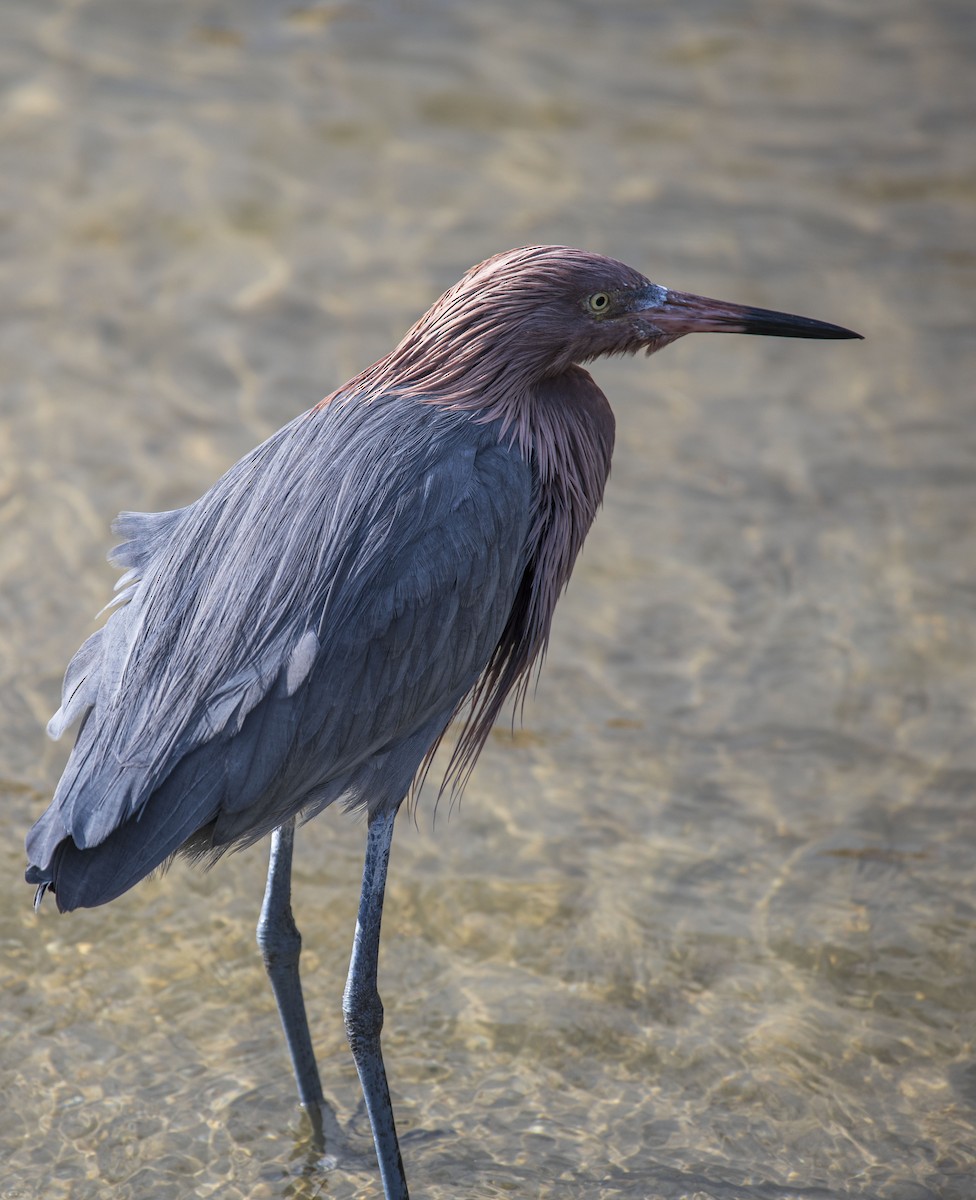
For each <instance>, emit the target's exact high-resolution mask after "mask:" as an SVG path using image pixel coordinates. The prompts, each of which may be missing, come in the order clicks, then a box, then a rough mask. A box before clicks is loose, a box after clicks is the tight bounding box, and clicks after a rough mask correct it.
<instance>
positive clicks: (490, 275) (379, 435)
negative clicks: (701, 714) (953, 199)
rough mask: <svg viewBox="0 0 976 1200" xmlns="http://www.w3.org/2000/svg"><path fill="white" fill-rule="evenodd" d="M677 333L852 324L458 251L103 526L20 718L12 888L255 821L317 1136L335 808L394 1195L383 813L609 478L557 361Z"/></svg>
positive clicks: (363, 1069)
mask: <svg viewBox="0 0 976 1200" xmlns="http://www.w3.org/2000/svg"><path fill="white" fill-rule="evenodd" d="M693 332H715V333H723V332H724V333H753V334H765V335H770V336H774V337H789V338H819V339H841V338H858V337H860V335H859V334H857V333H854V332H852V331H851V330H849V329H845V328H842V327H841V326H839V325H832V324H828V323H826V322H823V321H817V320H812V319H809V318H805V317H799V316H794V315H791V314H788V313H782V312H775V311H771V310H768V309H762V308H754V307H749V306H746V305H741V304H731V303H725V302H722V301H717V300H711V299H708V298H706V297H702V296H696V295H691V294H686V293H682V292H677V291H673V290H669V289H667V288H664V287H661V286H659V285H657V284H654V283H651V282H650V281H649V280H648V279H647V278H646V277H645V276H644V275H643V274H641V273H640V272H639V271H637V270H635V269H633V268H631V267H628V266H626V265H625V264H624V263H622V262H618V261H616V260H614V259H611V258H607V257H604V256H602V255H598V254H593V253H587V252H584V251H582V250H577V249H572V248H570V247H566V246H526V247H522V248H519V249H515V250H511V251H508V252H506V253H502V254H498V255H496V256H494V257H493V258H489V259H487V260H486V261H485V262H482V263H480V264H479V265H477V266H475V267H473V268H471V269H470V270H469V271H468V272H467V273H466V274H464V275H463V276H462V278H461V279H460V280H459V282H457V283H456V284H454V286H452V287H451V288H449V289H448V290H447V291H446V292H445V293H444V294H443V295H442V296H441V297H440V298H439V299H438V300H437V301H436V302H435V303H434V304H433V306H432V307H431V308H430V309H429V311H428V312H427V313H425V314H424V316H422V317H421V318H420V319H419V320H418V321H417V323H416V324H415V325H414V326H413V327H412V328H411V329H410V330H409V331H408V332H407V334H406V335H405V336H404V337H403V339H402V340H401V341H400V343H399V344H398V345H397V346H396V347H395V349H393V350H392V351H391V352H390V353H389V354H387V355H386V356H385V357H384V358H381V359H380V360H379V361H378V362H376V363H374V364H373V365H372V366H370V367H368V368H367V369H366V370H364V371H363V372H362V373H361V374H359V375H357V376H356V377H355V378H353V379H352V380H350V381H349V382H348V383H346V384H344V385H343V386H342V387H340V388H338V389H337V390H336V391H334V392H332V393H331V394H330V395H329V396H327V397H326V398H325V399H324V400H322V401H321V402H320V403H319V404H317V405H315V406H314V407H313V408H311V409H309V410H308V411H306V412H304V413H302V414H301V415H299V416H298V417H296V418H295V419H293V420H292V421H291V422H290V423H288V424H286V425H285V426H284V427H283V428H282V429H280V430H279V431H278V432H277V433H275V434H273V435H272V436H271V437H270V438H268V439H267V440H266V441H265V442H263V443H262V444H261V445H259V446H258V447H257V448H256V449H254V450H252V451H251V452H250V453H248V454H246V455H245V456H244V457H243V458H242V459H241V460H240V461H239V462H238V463H236V464H235V465H234V466H232V467H231V468H230V470H229V471H227V472H226V474H225V475H223V476H222V478H220V479H219V480H218V481H217V482H216V483H215V484H214V485H213V487H211V488H210V490H209V491H207V492H206V493H205V494H204V495H203V496H201V497H200V499H198V500H196V501H195V502H194V503H192V504H189V505H187V506H186V507H185V508H180V509H175V510H172V511H169V512H158V513H135V512H125V513H122V514H121V515H120V516H119V517H118V518H117V519H116V521H115V523H114V524H113V527H112V528H113V531H114V532H115V533H116V534H117V535H118V536H119V537H120V538H121V539H122V540H121V542H120V544H119V545H117V546H116V547H115V549H114V550H113V551H112V553H111V554H110V556H109V557H110V561H111V562H112V563H114V564H115V565H116V566H119V567H122V568H124V569H125V571H124V573H123V575H122V577H121V579H120V580H119V583H118V584H117V586H116V597H115V600H114V601H113V602H112V605H111V606H114V611H113V612H112V614H111V616H110V617H109V618H108V620H107V621H106V622H105V623H104V625H102V627H101V628H99V629H98V630H97V631H96V632H95V633H94V634H92V636H91V637H89V638H88V640H87V641H86V642H84V644H83V645H82V646H81V648H80V649H79V650H78V652H77V653H76V654H75V656H74V658H73V659H72V660H71V663H70V665H69V666H68V669H67V673H66V675H65V680H64V688H63V694H62V702H61V707H60V708H59V710H58V711H57V713H56V714H55V715H54V717H53V718H52V719H51V722H50V724H49V726H48V732H49V733H50V734H51V736H52V737H55V738H57V737H59V736H60V735H61V734H62V733H63V732H64V731H65V730H66V729H67V728H68V727H69V726H71V725H73V724H74V723H75V722H79V728H78V732H77V736H76V740H75V744H74V747H73V749H72V751H71V754H70V757H69V759H68V762H67V765H66V767H65V770H64V774H63V775H62V777H61V780H60V782H59V784H58V786H57V789H56V791H55V794H54V797H53V800H52V801H51V803H50V805H49V807H48V808H47V810H46V811H45V812H44V813H43V815H42V816H41V817H40V818H39V820H38V821H37V822H36V823H35V824H34V826H33V827H32V829H31V830H30V832H29V834H28V836H27V852H28V859H29V866H28V869H27V872H26V879H27V881H28V883H30V884H33V885H34V886H35V888H36V893H35V905H39V904H40V901H41V899H42V897H43V896H44V894H45V892H51V893H53V895H54V898H55V900H56V902H57V907H58V909H59V910H60V911H61V912H67V911H70V910H73V909H76V908H79V907H94V906H97V905H100V904H105V903H107V902H108V901H110V900H114V899H115V898H116V897H118V896H120V895H122V893H123V892H125V891H127V890H128V889H129V888H131V887H133V886H134V885H135V884H136V883H138V882H139V881H140V880H141V879H143V878H145V877H146V876H147V875H149V874H150V873H151V872H153V871H155V870H156V869H157V868H160V867H162V866H165V865H166V864H167V863H168V862H169V861H170V860H171V859H172V858H173V857H174V855H176V854H178V853H180V854H183V855H185V856H188V857H189V858H190V859H193V860H205V861H206V862H207V863H210V862H213V861H215V860H216V859H217V858H219V857H220V855H222V854H223V853H224V852H225V851H227V850H229V849H232V848H240V847H243V846H247V845H250V844H252V843H254V842H256V841H257V840H258V839H260V838H263V837H264V836H265V835H268V834H270V835H271V852H270V863H269V868H268V878H267V886H266V890H265V895H264V902H263V905H262V908H261V914H260V918H259V922H258V931H257V938H258V944H259V946H260V949H261V952H262V955H263V959H264V963H265V966H266V968H267V972H268V975H269V978H270V981H271V986H272V989H273V991H274V994H275V998H276V1002H277V1006H278V1010H279V1014H280V1017H281V1022H282V1025H283V1027H284V1032H285V1037H286V1041H287V1044H288V1048H289V1051H290V1055H291V1060H292V1067H293V1070H294V1074H295V1078H296V1082H297V1085H298V1093H299V1098H300V1100H301V1103H302V1104H303V1106H304V1107H305V1109H306V1110H307V1111H308V1113H309V1114H310V1116H311V1118H312V1123H313V1127H314V1128H315V1130H316V1131H317V1135H318V1136H319V1137H321V1129H322V1113H323V1110H324V1108H325V1100H324V1097H323V1090H322V1084H321V1080H320V1077H319V1073H318V1069H317V1066H316V1061H315V1055H314V1051H313V1047H312V1039H311V1036H310V1032H309V1024H308V1018H307V1013H306V1009H305V1004H304V1000H303V997H302V987H301V979H300V975H299V954H300V949H301V936H300V934H299V932H298V928H297V925H296V923H295V920H294V917H293V915H292V910H291V865H292V852H293V845H294V837H295V829H296V822H302V823H304V822H305V821H307V820H308V819H310V818H311V817H314V816H315V815H316V814H318V813H320V812H321V811H322V810H323V809H325V808H327V807H328V806H329V805H331V804H333V803H336V802H339V803H340V804H342V805H343V806H344V807H345V808H346V809H348V810H360V811H363V812H365V815H366V851H365V862H364V869H363V881H362V889H361V893H360V899H359V910H358V918H357V922H356V930H355V936H354V940H353V949H352V956H351V960H350V965H349V972H348V976H347V980H346V986H345V990H344V993H343V1002H342V1008H343V1015H344V1022H345V1029H346V1034H347V1037H348V1040H349V1044H350V1047H351V1050H352V1054H353V1057H354V1060H355V1063H356V1068H357V1071H358V1074H359V1078H360V1081H361V1085H362V1090H363V1095H364V1098H365V1104H366V1110H367V1113H368V1116H369V1121H370V1126H371V1130H372V1135H373V1140H374V1144H375V1149H376V1156H377V1161H378V1166H379V1171H380V1175H381V1178H382V1183H383V1188H384V1192H385V1195H386V1197H387V1200H405V1198H406V1197H407V1195H408V1192H407V1183H406V1178H405V1174H404V1168H403V1162H402V1158H401V1154H400V1148H399V1144H398V1141H397V1134H396V1127H395V1123H394V1115H393V1108H392V1105H391V1101H390V1093H389V1087H388V1084H387V1077H386V1070H385V1067H384V1063H383V1057H382V1051H381V1045H380V1032H381V1029H382V1025H383V1006H382V1002H381V1000H380V996H379V992H378V990H377V964H378V957H379V945H380V922H381V917H382V910H383V894H384V889H385V885H386V876H387V865H388V861H389V856H390V847H391V840H392V836H393V826H394V820H395V818H396V815H397V813H398V811H399V809H400V807H401V805H402V804H403V802H404V800H405V799H406V798H407V797H408V796H409V795H410V794H411V790H412V789H413V788H415V787H416V786H417V784H418V781H419V780H421V779H422V778H423V777H424V775H425V774H426V770H427V768H428V767H429V765H430V760H431V757H432V755H433V754H434V752H435V750H436V749H437V747H438V745H439V744H440V742H441V740H442V739H443V737H444V734H445V732H446V730H447V729H448V726H449V725H451V723H452V722H455V721H456V722H457V727H458V735H457V739H456V741H455V744H454V746H453V749H452V752H451V753H450V755H449V756H448V760H447V765H446V768H445V772H444V777H443V784H442V786H443V787H445V788H450V789H456V790H459V789H461V788H463V786H464V785H465V783H466V782H467V780H468V777H469V775H470V773H471V771H472V769H473V767H474V765H475V762H476V760H477V758H478V755H479V753H480V752H481V750H482V748H483V747H484V745H485V741H486V739H487V738H488V735H489V732H490V730H491V728H492V725H493V724H494V722H495V720H496V718H497V717H498V716H499V713H500V710H501V709H502V706H503V705H504V703H505V701H506V699H508V698H509V697H511V696H514V697H515V698H516V699H519V698H521V699H524V697H525V691H526V688H527V685H528V682H529V679H530V676H531V675H532V674H533V673H534V672H533V668H534V667H537V666H538V665H539V663H540V661H541V658H542V656H543V653H544V651H545V648H546V645H547V642H548V639H549V635H550V629H551V625H552V619H553V613H554V610H555V606H556V602H557V600H558V599H559V596H560V594H561V593H562V592H563V590H564V589H565V587H566V584H567V582H568V580H569V577H570V573H571V572H572V569H573V564H574V562H575V561H576V557H577V555H578V553H579V551H580V548H581V547H582V545H583V540H584V538H585V537H586V534H587V532H588V530H589V528H590V526H591V524H592V522H593V520H594V517H595V516H596V513H597V510H598V508H599V506H600V504H601V502H602V498H603V491H604V485H605V484H606V481H607V477H608V474H609V471H610V459H611V453H612V450H613V441H614V418H613V414H612V412H611V409H610V405H609V403H608V401H607V399H606V397H605V396H604V395H603V393H602V392H601V390H600V389H599V387H598V386H597V384H596V383H595V382H594V380H593V378H592V376H591V375H590V374H589V373H588V372H587V371H586V369H585V364H587V363H589V362H591V361H593V360H595V359H598V358H601V357H604V356H607V355H614V354H633V353H635V352H637V351H646V353H647V354H652V353H654V352H655V351H657V350H660V349H661V348H662V347H664V346H666V345H668V344H669V343H670V342H673V341H675V340H676V339H678V338H680V337H683V336H684V335H685V334H687V333H693ZM111 606H110V607H111Z"/></svg>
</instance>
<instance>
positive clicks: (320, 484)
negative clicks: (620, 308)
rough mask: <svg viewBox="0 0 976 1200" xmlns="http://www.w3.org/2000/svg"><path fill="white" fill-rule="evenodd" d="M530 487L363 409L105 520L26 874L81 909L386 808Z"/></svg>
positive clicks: (306, 428)
mask: <svg viewBox="0 0 976 1200" xmlns="http://www.w3.org/2000/svg"><path fill="white" fill-rule="evenodd" d="M407 408H409V410H410V411H409V412H407V411H405V409H407ZM532 491H533V482H532V476H531V472H530V469H529V467H528V466H527V465H526V464H525V462H524V461H523V460H522V458H521V457H520V456H519V454H518V453H517V451H515V450H513V449H512V448H511V447H510V446H508V445H507V444H504V443H501V442H500V441H499V435H498V431H497V430H495V429H494V428H492V427H491V426H488V425H485V424H480V423H478V422H477V421H475V420H473V419H472V418H471V417H470V416H469V415H468V414H464V413H451V412H446V411H445V410H443V409H439V408H437V407H435V406H433V405H424V404H422V403H420V402H418V401H416V400H404V399H402V398H398V397H395V396H382V397H375V398H374V399H372V400H371V401H370V402H369V403H362V402H353V401H342V400H339V401H333V402H332V403H331V404H329V405H327V406H325V407H323V408H320V409H318V410H313V411H312V412H311V413H308V414H305V415H304V416H303V417H300V418H298V419H297V420H296V421H294V422H292V423H291V424H290V425H288V426H286V427H285V428H284V429H283V430H281V431H279V433H278V434H276V435H274V437H272V438H271V439H269V441H268V442H266V443H264V444H263V445H262V446H260V447H258V448H257V449H256V450H255V451H253V452H252V453H251V454H250V455H248V456H247V457H246V458H244V459H242V460H241V462H239V463H238V464H237V465H236V466H235V467H233V468H232V469H231V470H230V471H229V472H228V473H227V475H225V476H224V477H223V479H221V480H220V481H218V483H217V484H216V485H215V486H214V487H213V488H212V489H211V491H210V492H208V493H207V494H206V495H205V496H203V497H202V498H201V499H200V500H199V501H198V502H197V503H196V504H194V505H191V506H189V507H188V508H186V509H182V510H178V511H176V512H174V513H162V514H125V515H124V516H123V517H122V518H120V519H119V521H118V522H117V524H116V529H117V530H118V531H119V532H120V533H122V534H123V536H126V537H127V538H128V539H129V540H128V541H127V542H125V543H124V544H123V545H122V546H121V547H120V548H118V549H117V550H116V552H115V554H114V561H116V562H117V563H119V564H120V565H123V566H128V567H129V568H130V573H129V576H128V577H127V578H128V582H127V583H126V585H125V586H126V589H127V592H126V600H127V603H125V604H124V606H123V607H121V608H119V609H118V610H117V611H116V612H115V613H114V614H113V615H112V616H111V617H110V618H109V620H108V622H107V623H106V625H105V626H104V627H103V628H102V629H101V630H99V631H98V632H97V633H96V634H94V635H93V636H92V637H91V638H89V639H88V641H87V642H86V643H85V644H84V646H82V648H81V650H80V651H79V652H78V655H76V657H75V659H74V660H73V661H72V663H71V665H70V666H69V668H68V672H67V675H66V679H65V690H64V700H63V702H62V708H61V710H60V711H59V713H58V714H57V715H56V717H55V718H54V720H53V721H52V730H53V731H54V732H60V731H61V730H63V728H65V727H66V725H67V724H68V723H70V720H71V719H72V718H74V717H76V716H78V715H82V714H83V713H87V718H86V720H85V721H84V723H83V726H82V729H81V730H80V733H79V737H78V741H77V743H76V746H75V749H74V751H73V752H72V755H71V758H70V760H69V763H68V766H67V768H66V770H65V774H64V777H63V778H62V781H61V784H60V785H59V788H58V790H57V792H56V795H55V798H54V801H53V803H52V805H51V807H50V808H49V809H48V811H47V812H46V813H45V814H44V816H42V818H41V819H40V821H39V822H38V823H37V825H35V827H34V829H33V830H32V831H31V834H30V836H29V840H28V849H29V852H30V856H31V861H32V862H33V863H34V864H36V865H35V867H33V868H32V872H33V880H34V881H35V882H39V883H52V882H53V886H54V887H55V889H56V891H57V897H58V903H59V906H62V907H75V906H76V905H81V904H88V905H90V904H97V903H102V902H104V901H105V900H108V899H111V898H112V897H113V896H115V895H118V894H120V892H121V891H124V890H125V889H126V888H127V887H130V886H132V884H133V883H135V882H137V880H138V879H139V878H141V877H142V875H144V874H146V873H147V872H148V871H149V870H151V869H152V868H153V867H154V866H157V865H159V863H160V862H161V861H163V860H164V859H165V858H166V857H167V856H168V855H170V854H172V853H173V851H174V850H175V849H177V848H178V847H179V846H181V845H183V844H184V843H185V842H186V841H187V840H188V839H190V838H193V837H194V836H195V835H198V834H199V831H200V830H205V829H209V830H210V834H209V836H210V837H211V840H212V844H213V845H215V846H220V845H222V844H223V843H225V842H228V841H236V840H248V841H250V840H254V839H255V838H256V837H259V836H261V835H262V834H263V833H265V832H267V831H268V830H270V829H271V828H274V827H275V826H276V825H277V824H280V823H281V821H282V820H284V819H285V817H286V816H288V815H291V814H292V813H295V812H299V811H301V810H302V809H306V810H311V809H315V810H317V809H318V808H320V807H322V806H323V805H324V804H326V803H330V802H332V801H333V800H335V799H337V798H339V797H340V796H341V797H342V798H343V799H344V800H345V801H346V802H347V803H350V804H370V805H373V804H379V803H383V802H387V801H394V802H395V801H397V800H399V799H400V798H401V797H402V795H403V794H404V792H405V790H406V789H407V788H408V787H409V785H410V782H411V780H412V778H413V776H414V775H415V773H416V771H417V769H418V767H419V765H420V763H421V761H422V760H423V757H424V755H425V754H426V753H427V751H428V750H429V748H430V746H431V744H432V743H434V742H436V740H437V739H438V738H439V736H440V734H441V733H442V732H443V729H444V727H445V726H446V724H447V722H448V721H449V720H450V718H451V716H452V715H453V713H454V712H455V710H456V709H457V707H458V705H459V704H460V703H461V701H462V700H463V698H464V696H465V695H466V694H467V692H469V691H470V690H471V688H472V687H473V686H474V685H475V683H476V682H477V679H478V676H479V674H480V673H481V671H482V670H483V669H484V667H485V665H486V664H487V662H488V661H489V659H490V657H491V654H492V652H493V650H494V649H495V646H496V645H497V643H498V640H499V637H500V636H501V633H502V630H503V628H504V626H505V623H506V620H507V619H508V616H509V613H510V611H511V608H512V603H513V599H514V597H515V595H516V592H517V589H518V587H519V584H520V581H521V579H522V576H523V574H524V572H525V569H526V561H525V555H526V543H527V534H528V529H529V524H530V518H531V507H532ZM397 789H399V790H397ZM391 790H392V792H395V793H396V794H391ZM147 863H148V864H149V865H148V866H147ZM99 864H100V865H99Z"/></svg>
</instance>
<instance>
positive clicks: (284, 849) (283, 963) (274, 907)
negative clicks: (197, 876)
mask: <svg viewBox="0 0 976 1200" xmlns="http://www.w3.org/2000/svg"><path fill="white" fill-rule="evenodd" d="M294 841H295V820H294V818H292V819H291V820H290V821H286V822H285V824H284V825H282V826H281V828H280V829H276V830H275V831H274V833H273V834H272V835H271V861H270V863H269V864H268V884H267V887H266V888H265V891H264V903H263V904H262V905H261V916H260V918H259V920H258V934H257V936H258V946H260V948H261V955H262V957H263V958H264V966H265V969H266V970H267V972H268V978H269V979H270V980H271V987H272V988H273V989H274V994H275V1000H277V1002H278V1012H279V1013H280V1015H281V1023H282V1025H283V1026H284V1029H285V1038H286V1040H287V1042H288V1051H289V1053H290V1054H291V1062H292V1066H293V1067H294V1069H295V1080H296V1082H297V1083H298V1095H299V1098H300V1099H301V1102H302V1104H303V1105H304V1107H305V1111H306V1112H307V1113H308V1116H309V1119H310V1120H311V1122H312V1130H313V1134H314V1138H315V1142H316V1145H317V1146H318V1148H319V1149H320V1150H321V1149H323V1148H324V1134H323V1112H324V1110H325V1098H324V1097H323V1095H322V1083H321V1081H320V1079H319V1069H318V1067H317V1066H316V1065H315V1051H314V1050H313V1049H312V1037H311V1034H310V1033H309V1031H308V1017H307V1016H306V1015H305V1000H304V998H303V996H302V981H301V978H300V977H299V974H298V958H299V955H300V954H301V951H302V935H301V934H300V933H299V932H298V926H297V925H296V924H295V918H294V917H293V916H292V914H291V854H292V846H293V844H294Z"/></svg>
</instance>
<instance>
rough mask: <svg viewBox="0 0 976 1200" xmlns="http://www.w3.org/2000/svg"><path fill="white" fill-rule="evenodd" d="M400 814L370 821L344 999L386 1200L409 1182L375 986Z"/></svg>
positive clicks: (400, 1198)
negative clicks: (388, 874)
mask: <svg viewBox="0 0 976 1200" xmlns="http://www.w3.org/2000/svg"><path fill="white" fill-rule="evenodd" d="M396 814H397V809H395V808H394V809H384V810H381V811H379V812H376V813H374V814H373V815H372V816H371V817H370V818H369V826H368V830H367V834H366V861H365V864H364V866H363V889H362V892H361V893H360V896H359V918H358V920H357V921H356V938H355V941H354V942H353V947H352V958H351V960H350V962H349V976H348V978H347V979H346V990H345V992H344V993H343V996H342V1012H343V1016H344V1017H345V1022H346V1036H347V1037H348V1038H349V1045H350V1048H351V1049H352V1055H353V1058H354V1059H355V1060H356V1070H357V1071H358V1072H359V1080H360V1083H361V1084H362V1087H363V1096H364V1098H365V1100H366V1111H367V1113H368V1114H369V1123H370V1126H371V1128H372V1130H373V1142H374V1143H375V1145H376V1158H377V1161H378V1162H379V1168H380V1174H381V1176H382V1177H383V1190H384V1192H385V1194H386V1200H408V1197H407V1180H406V1176H405V1175H404V1173H403V1160H402V1159H401V1157H400V1145H399V1143H398V1141H397V1135H396V1126H395V1124H394V1122H393V1105H392V1104H391V1102H390V1089H389V1086H388V1084H387V1082H386V1070H385V1068H384V1066H383V1052H382V1050H381V1048H380V1031H381V1030H382V1028H383V1003H382V1001H381V1000H380V994H379V992H378V991H377V988H376V968H377V964H378V961H379V952H380V921H381V919H382V916H383V892H384V889H385V887H386V868H387V866H388V864H389V861H390V843H391V842H392V839H393V822H394V820H395V819H396Z"/></svg>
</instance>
